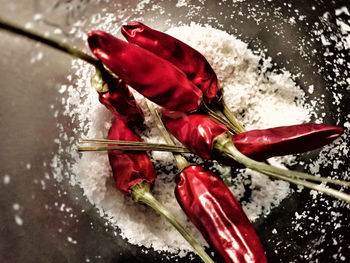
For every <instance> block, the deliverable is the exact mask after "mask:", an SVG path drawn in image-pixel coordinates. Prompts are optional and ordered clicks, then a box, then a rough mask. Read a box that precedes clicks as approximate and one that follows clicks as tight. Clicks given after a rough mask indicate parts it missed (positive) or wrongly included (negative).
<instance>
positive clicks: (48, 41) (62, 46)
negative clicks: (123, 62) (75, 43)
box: [0, 18, 106, 72]
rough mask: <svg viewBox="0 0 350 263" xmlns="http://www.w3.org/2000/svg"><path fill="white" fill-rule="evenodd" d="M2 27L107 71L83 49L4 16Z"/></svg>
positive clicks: (0, 22) (1, 22)
mask: <svg viewBox="0 0 350 263" xmlns="http://www.w3.org/2000/svg"><path fill="white" fill-rule="evenodd" d="M0 28H2V29H5V30H7V31H10V32H12V33H15V34H19V35H21V36H25V37H27V38H29V39H32V40H36V41H39V42H41V43H43V44H45V45H48V46H50V47H53V48H55V49H58V50H60V51H63V52H65V53H67V54H69V55H72V56H73V57H76V58H80V59H82V60H84V61H85V62H87V63H90V64H91V65H93V66H95V67H96V68H98V69H99V70H100V71H101V72H105V71H106V70H105V68H104V67H103V64H102V63H101V62H100V61H99V60H97V59H96V58H94V57H92V56H90V55H88V54H86V53H84V52H82V51H81V50H79V49H77V48H74V47H72V46H70V45H68V44H66V43H63V42H61V41H59V40H57V39H53V38H50V37H45V36H43V35H40V34H38V33H35V32H32V31H31V30H28V29H24V28H22V27H20V26H18V25H15V24H13V23H11V22H8V21H5V20H3V19H2V18H0Z"/></svg>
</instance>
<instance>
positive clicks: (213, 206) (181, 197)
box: [175, 165, 267, 263]
mask: <svg viewBox="0 0 350 263" xmlns="http://www.w3.org/2000/svg"><path fill="white" fill-rule="evenodd" d="M175 196H176V199H177V201H178V203H179V204H180V206H181V207H182V209H183V210H184V212H185V213H186V215H187V216H188V218H189V219H190V220H191V221H192V223H193V224H194V225H195V226H196V227H197V229H198V230H199V231H200V232H201V233H202V235H203V237H204V238H205V240H206V241H207V242H208V243H209V244H210V245H211V247H212V248H214V249H215V251H216V252H217V253H218V254H219V255H220V256H221V257H222V258H223V259H224V260H225V262H227V263H248V262H249V263H253V262H259V263H263V262H267V260H266V257H265V254H264V250H263V247H262V245H261V243H260V241H259V238H258V236H257V234H256V233H255V230H254V228H253V226H252V224H251V223H250V221H249V219H248V218H247V216H246V215H245V213H244V211H243V209H242V207H241V206H240V204H239V203H238V201H237V199H236V198H235V197H234V196H233V194H232V193H231V191H230V190H229V189H228V187H227V186H226V185H225V184H224V183H223V182H222V181H221V180H220V179H218V178H217V177H216V176H215V175H214V174H213V173H211V172H209V171H206V170H204V169H203V168H202V167H200V166H194V165H193V166H189V167H187V168H185V169H184V170H183V171H182V172H181V173H180V174H179V175H178V178H177V185H176V188H175Z"/></svg>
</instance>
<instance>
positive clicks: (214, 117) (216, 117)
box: [203, 103, 240, 133]
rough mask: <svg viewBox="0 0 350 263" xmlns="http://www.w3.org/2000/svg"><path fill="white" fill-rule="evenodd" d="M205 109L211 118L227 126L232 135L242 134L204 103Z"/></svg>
mask: <svg viewBox="0 0 350 263" xmlns="http://www.w3.org/2000/svg"><path fill="white" fill-rule="evenodd" d="M203 108H204V110H205V111H206V112H207V114H208V116H209V117H210V118H212V119H213V120H215V121H217V122H220V123H221V124H223V125H225V126H226V128H227V129H229V130H230V131H231V132H232V133H240V130H239V129H237V127H235V126H234V125H232V124H231V123H230V122H229V121H227V120H226V119H225V118H223V117H221V116H220V115H219V114H217V113H216V112H215V111H213V110H211V109H210V108H209V107H208V106H207V105H206V104H205V103H203Z"/></svg>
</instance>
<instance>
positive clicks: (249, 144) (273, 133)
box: [233, 123, 344, 161]
mask: <svg viewBox="0 0 350 263" xmlns="http://www.w3.org/2000/svg"><path fill="white" fill-rule="evenodd" d="M343 132H344V129H343V128H341V127H337V126H330V125H325V124H315V123H304V124H299V125H290V126H281V127H275V128H269V129H264V130H251V131H247V132H244V133H239V134H235V135H233V142H234V145H235V146H236V148H237V149H238V150H239V151H240V152H241V153H243V154H244V155H246V156H249V157H250V158H252V159H254V160H260V161H263V160H266V159H267V158H270V157H273V156H282V155H287V154H294V153H302V152H307V151H311V150H315V149H317V148H320V147H322V146H324V145H326V144H328V143H331V142H332V141H334V140H335V139H336V138H338V137H339V136H340V135H342V134H343Z"/></svg>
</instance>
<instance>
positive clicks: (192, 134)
mask: <svg viewBox="0 0 350 263" xmlns="http://www.w3.org/2000/svg"><path fill="white" fill-rule="evenodd" d="M162 120H163V122H164V124H165V126H166V127H167V129H168V130H169V131H170V133H172V134H173V135H174V136H175V137H176V138H177V139H178V140H179V141H180V142H181V143H182V144H183V145H185V146H186V147H187V148H188V149H190V150H191V151H192V152H193V153H195V154H197V155H199V156H201V157H203V158H205V159H214V157H215V158H216V159H217V158H219V156H217V155H215V153H214V152H213V141H214V140H215V138H216V137H217V136H219V135H221V134H222V133H224V132H228V130H227V129H226V127H225V126H223V125H222V124H220V123H218V122H217V121H215V120H213V119H211V118H210V117H208V116H206V115H200V114H192V115H186V114H184V113H177V112H173V111H168V110H164V109H163V111H162ZM343 131H344V130H343V129H342V128H341V127H337V126H329V125H324V124H314V123H306V124H300V125H291V126H282V127H276V128H270V129H265V130H251V131H247V132H244V133H240V134H235V135H232V137H233V143H234V145H235V147H236V148H237V149H238V150H239V151H240V152H241V153H243V154H244V155H246V156H248V157H250V158H252V159H255V160H259V161H261V160H266V159H267V158H270V157H273V156H280V155H288V154H294V153H302V152H306V151H310V150H314V149H316V148H319V147H321V146H324V145H326V144H327V143H330V142H332V141H333V140H335V139H336V138H338V137H339V136H340V135H341V134H342V133H343ZM221 161H224V162H226V161H225V160H221Z"/></svg>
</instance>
